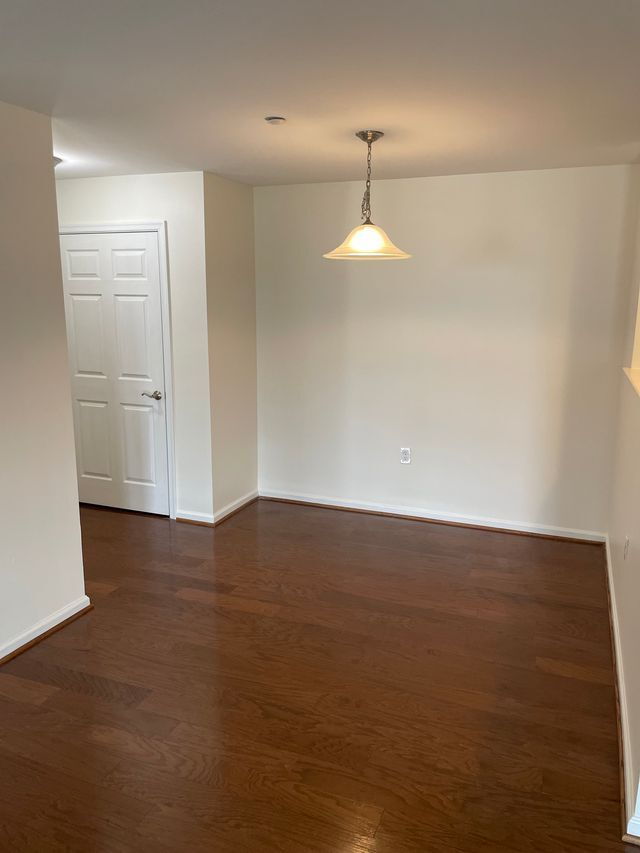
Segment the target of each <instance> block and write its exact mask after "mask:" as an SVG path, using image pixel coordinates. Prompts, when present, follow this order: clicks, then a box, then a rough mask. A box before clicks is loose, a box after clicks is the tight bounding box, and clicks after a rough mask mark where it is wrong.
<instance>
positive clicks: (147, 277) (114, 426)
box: [60, 232, 169, 515]
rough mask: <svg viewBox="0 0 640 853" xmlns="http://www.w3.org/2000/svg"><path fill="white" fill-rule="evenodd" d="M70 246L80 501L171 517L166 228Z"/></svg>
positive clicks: (71, 237) (90, 237) (95, 237)
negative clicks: (161, 240) (162, 239)
mask: <svg viewBox="0 0 640 853" xmlns="http://www.w3.org/2000/svg"><path fill="white" fill-rule="evenodd" d="M60 247H61V255H62V276H63V282H64V298H65V312H66V319H67V338H68V345H69V362H70V370H71V387H72V395H73V419H74V427H75V439H76V461H77V469H78V489H79V493H80V500H81V501H86V502H87V503H95V504H103V505H105V506H114V507H121V508H123V509H133V510H142V511H145V512H155V513H161V514H165V515H168V514H169V490H168V465H167V419H166V408H165V406H166V402H165V381H164V359H163V346H162V313H161V311H162V309H161V304H162V300H161V294H160V268H159V254H158V236H157V233H154V232H149V233H146V232H145V233H130V234H129V233H127V234H123V233H114V234H64V235H62V236H61V237H60ZM154 392H159V394H161V395H162V396H161V398H160V399H158V400H156V399H153V398H152V397H150V396H146V395H150V394H153V393H154Z"/></svg>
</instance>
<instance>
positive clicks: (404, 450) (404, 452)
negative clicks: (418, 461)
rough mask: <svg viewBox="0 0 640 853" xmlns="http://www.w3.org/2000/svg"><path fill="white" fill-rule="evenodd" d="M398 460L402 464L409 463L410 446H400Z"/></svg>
mask: <svg viewBox="0 0 640 853" xmlns="http://www.w3.org/2000/svg"><path fill="white" fill-rule="evenodd" d="M400 462H402V464H403V465H411V448H410V447H401V448H400Z"/></svg>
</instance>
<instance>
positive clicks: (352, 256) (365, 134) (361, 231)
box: [323, 130, 411, 261]
mask: <svg viewBox="0 0 640 853" xmlns="http://www.w3.org/2000/svg"><path fill="white" fill-rule="evenodd" d="M356 136H357V137H358V139H361V140H362V141H363V142H366V143H367V180H366V183H365V185H364V195H363V197H362V219H363V220H364V222H363V223H362V225H358V227H357V228H354V229H353V231H350V232H349V233H348V234H347V236H346V237H345V240H344V242H343V243H341V244H340V245H339V246H338V247H337V248H336V249H334V250H333V252H327V254H326V255H323V257H324V258H329V259H330V260H381V261H401V260H404V259H405V258H410V257H411V255H408V254H407V253H406V252H403V251H402V249H399V248H398V247H397V246H394V244H393V243H392V242H391V240H390V239H389V237H388V236H387V233H386V231H383V229H382V228H380V226H379V225H374V224H373V222H372V221H371V146H372V145H373V143H374V142H375V141H376V140H377V139H380V137H381V136H384V133H383V132H382V131H381V130H359V131H358V132H357V133H356Z"/></svg>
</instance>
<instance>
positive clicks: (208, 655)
mask: <svg viewBox="0 0 640 853" xmlns="http://www.w3.org/2000/svg"><path fill="white" fill-rule="evenodd" d="M82 525H83V535H84V553H85V564H86V575H87V591H88V593H89V595H90V596H91V599H92V601H93V603H94V604H95V609H94V610H93V611H92V612H90V613H89V614H87V615H86V616H83V617H82V618H81V619H79V620H77V621H76V622H73V623H72V624H70V625H68V626H66V627H65V628H64V629H62V630H61V631H59V632H58V633H56V634H53V635H52V636H50V637H48V638H47V639H46V640H44V641H43V642H42V643H40V644H39V645H37V646H34V647H33V648H31V649H29V650H28V651H26V652H25V653H24V654H22V655H21V656H19V657H17V658H15V659H14V660H12V661H10V662H8V663H7V664H5V665H4V666H3V667H2V669H0V826H1V834H0V850H2V851H11V853H13V851H30V853H34V851H35V853H40V851H46V853H49V851H54V853H55V851H69V850H71V851H82V853H87V851H136V853H140V851H154V853H155V851H158V853H162V851H173V852H174V853H177V852H178V851H216V853H218V852H219V851H234V853H235V851H239V852H240V853H242V851H248V852H249V853H261V851H278V852H279V853H282V851H314V853H315V851H318V853H347V851H349V853H365V851H366V853H404V851H407V853H409V851H420V853H427V851H428V853H434V852H435V853H439V851H443V853H444V851H447V853H456V851H457V853H472V851H473V853H478V851H527V853H534V851H535V853H540V851H594V853H604V851H623V850H629V851H633V850H636V849H637V848H633V847H631V846H628V845H627V846H625V845H624V844H622V843H621V842H620V841H619V840H618V839H619V838H620V835H621V819H620V803H619V790H618V784H619V780H618V750H617V742H616V717H615V695H614V687H613V671H612V659H611V649H610V643H609V624H608V614H607V597H606V586H605V568H604V553H603V549H602V547H600V546H597V545H589V544H583V543H576V542H563V541H554V540H548V539H541V538H533V537H528V536H515V535H509V534H505V533H495V532H489V531H479V530H472V529H465V528H456V527H451V526H446V525H440V524H425V523H420V522H414V521H406V520H400V519H393V518H380V517H374V516H367V515H361V514H355V513H348V512H340V511H336V510H328V509H317V508H311V507H302V506H291V505H285V504H280V503H274V502H269V501H260V502H259V503H255V504H253V505H251V506H250V507H248V508H247V509H245V510H243V511H242V512H240V513H239V514H237V515H235V516H234V517H233V518H231V519H229V520H228V521H227V522H225V524H222V525H221V526H220V527H218V528H217V529H215V530H210V529H207V528H203V527H195V526H191V525H181V524H176V523H175V522H170V521H168V520H166V519H161V518H154V517H149V516H142V515H133V514H127V513H122V512H113V511H107V510H100V509H91V508H83V510H82ZM34 535H36V532H34Z"/></svg>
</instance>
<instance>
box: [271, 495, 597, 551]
mask: <svg viewBox="0 0 640 853" xmlns="http://www.w3.org/2000/svg"><path fill="white" fill-rule="evenodd" d="M260 497H262V498H280V499H281V500H289V501H302V502H307V503H314V504H322V505H323V506H333V507H344V508H345V509H362V510H366V511H368V512H380V513H385V514H388V515H410V516H413V517H414V518H424V519H427V520H428V521H451V522H456V523H458V524H472V525H474V526H477V527H489V528H498V529H502V530H515V531H517V532H520V533H541V534H545V535H547V536H566V537H567V538H569V539H586V540H588V541H590V542H605V541H606V538H607V537H606V534H605V533H600V532H598V531H595V530H575V529H573V528H569V527H553V526H550V525H546V524H530V523H528V522H522V521H508V520H506V519H504V518H486V517H484V516H479V515H478V516H476V515H459V514H458V513H455V512H439V511H437V510H430V509H424V508H423V507H415V506H398V505H392V504H379V503H369V502H366V501H352V500H343V499H341V498H328V497H325V496H322V495H307V494H294V493H292V492H280V491H276V490H274V489H269V488H265V489H263V488H261V489H260Z"/></svg>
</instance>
